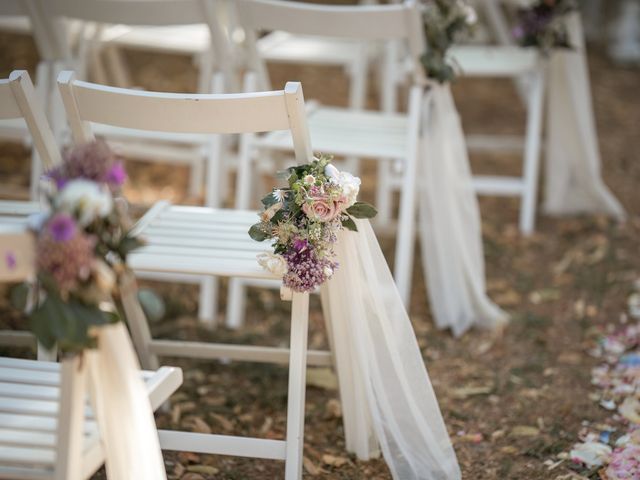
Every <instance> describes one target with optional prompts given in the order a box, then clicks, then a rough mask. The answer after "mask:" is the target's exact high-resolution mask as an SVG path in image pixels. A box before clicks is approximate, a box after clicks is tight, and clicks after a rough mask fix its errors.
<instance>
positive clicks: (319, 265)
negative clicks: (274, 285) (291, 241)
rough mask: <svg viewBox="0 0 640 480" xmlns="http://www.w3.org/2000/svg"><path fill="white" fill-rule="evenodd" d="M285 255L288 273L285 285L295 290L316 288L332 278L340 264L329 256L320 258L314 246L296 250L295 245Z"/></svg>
mask: <svg viewBox="0 0 640 480" xmlns="http://www.w3.org/2000/svg"><path fill="white" fill-rule="evenodd" d="M283 257H284V258H285V260H286V261H287V273H286V274H285V276H284V278H283V283H284V285H285V287H289V288H290V289H291V290H293V291H295V292H311V291H313V290H315V289H316V287H318V286H319V285H321V284H323V283H324V282H326V281H327V280H328V279H329V278H331V276H332V275H333V272H334V271H335V269H336V268H338V264H337V263H335V262H332V261H331V260H329V259H328V258H327V257H323V258H318V256H317V255H316V251H315V250H314V249H313V248H312V247H309V248H305V249H304V250H301V251H298V250H296V248H295V247H294V248H291V249H290V250H289V251H287V252H285V253H284V255H283Z"/></svg>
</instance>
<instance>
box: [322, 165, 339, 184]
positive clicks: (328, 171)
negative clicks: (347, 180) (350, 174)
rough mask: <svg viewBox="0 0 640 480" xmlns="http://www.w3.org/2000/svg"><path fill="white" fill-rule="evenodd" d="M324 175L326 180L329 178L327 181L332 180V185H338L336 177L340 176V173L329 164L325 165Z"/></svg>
mask: <svg viewBox="0 0 640 480" xmlns="http://www.w3.org/2000/svg"><path fill="white" fill-rule="evenodd" d="M324 174H325V175H326V176H327V178H329V180H332V181H333V182H334V183H338V176H339V175H340V171H339V170H338V169H337V168H336V167H334V166H333V165H331V164H330V163H329V164H327V166H326V167H324Z"/></svg>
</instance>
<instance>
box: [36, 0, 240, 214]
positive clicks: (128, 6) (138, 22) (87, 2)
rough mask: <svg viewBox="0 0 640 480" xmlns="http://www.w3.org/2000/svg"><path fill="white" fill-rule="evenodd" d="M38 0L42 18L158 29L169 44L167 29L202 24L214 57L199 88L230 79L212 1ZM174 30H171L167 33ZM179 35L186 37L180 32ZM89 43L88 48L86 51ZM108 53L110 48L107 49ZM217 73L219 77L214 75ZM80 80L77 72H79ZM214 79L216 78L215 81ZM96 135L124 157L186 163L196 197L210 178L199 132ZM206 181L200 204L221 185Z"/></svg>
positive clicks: (106, 131) (214, 200)
mask: <svg viewBox="0 0 640 480" xmlns="http://www.w3.org/2000/svg"><path fill="white" fill-rule="evenodd" d="M33 1H38V2H39V6H40V9H41V11H42V12H43V13H44V16H45V17H46V18H48V19H50V21H57V22H60V21H63V20H67V21H69V20H78V21H82V22H89V23H94V24H99V25H102V27H100V28H101V29H102V30H101V31H103V32H111V35H114V34H115V33H114V32H115V31H116V30H117V29H118V28H119V29H127V28H129V26H130V27H131V28H133V30H132V31H134V32H151V31H154V29H158V30H157V34H156V37H154V38H157V36H158V35H160V36H162V37H164V43H165V44H166V43H168V42H170V41H171V42H173V40H172V38H173V36H174V35H176V34H178V33H176V32H174V31H173V30H172V29H177V31H178V32H180V31H181V29H188V28H192V27H198V28H200V27H201V28H203V29H204V30H205V31H206V32H207V35H206V41H207V45H208V49H207V52H208V53H207V57H209V56H211V57H212V58H213V57H215V58H216V61H217V63H216V65H215V66H212V67H211V68H209V69H204V70H203V71H206V72H207V73H206V75H205V77H203V78H202V79H201V81H200V84H201V85H200V88H201V89H202V90H204V91H207V92H210V91H211V90H212V89H215V91H217V92H222V91H224V90H225V89H226V88H228V87H229V85H230V83H231V82H232V73H231V69H230V63H231V59H230V57H229V53H228V50H227V46H226V38H225V35H224V33H223V32H222V31H221V27H220V25H219V24H218V19H217V7H216V5H217V3H218V2H217V1H216V0H33ZM100 28H99V29H100ZM172 32H173V33H172ZM178 35H179V36H181V38H184V36H188V35H187V34H186V33H184V32H182V33H179V34H178ZM92 48H94V47H92V46H90V47H88V49H89V50H90V51H91V50H92ZM108 50H109V51H115V50H113V49H108ZM81 62H82V59H76V61H75V62H72V63H71V64H70V63H69V61H62V62H61V67H62V68H70V65H71V66H73V68H74V69H75V64H76V63H81ZM81 70H82V69H81ZM216 72H220V73H221V75H217V76H216V75H215V73H216ZM80 76H81V78H82V73H80ZM214 77H215V80H214ZM55 115H56V116H57V117H60V118H64V111H63V109H62V107H61V106H60V107H59V108H58V109H57V110H56V112H55ZM96 134H98V135H100V136H103V137H105V139H106V140H108V141H109V142H110V143H111V144H115V145H117V147H118V148H119V150H120V151H121V152H122V153H123V154H124V155H127V156H130V157H133V158H139V159H148V160H151V161H160V162H168V163H174V164H187V165H189V166H190V181H189V192H190V194H193V195H196V194H198V193H199V192H201V191H202V184H203V178H204V179H209V178H211V176H210V175H209V174H208V173H205V170H209V169H210V168H211V164H212V163H214V160H213V159H212V158H211V155H212V154H211V150H210V145H209V139H208V138H207V137H206V136H203V135H168V134H167V135H164V134H163V135H156V134H153V133H149V132H144V131H134V130H126V129H118V128H114V127H101V128H100V129H99V130H97V131H96ZM204 183H205V191H204V196H205V204H206V205H208V206H217V205H218V204H219V202H220V195H219V187H220V184H219V183H216V184H211V183H208V182H207V181H205V182H204Z"/></svg>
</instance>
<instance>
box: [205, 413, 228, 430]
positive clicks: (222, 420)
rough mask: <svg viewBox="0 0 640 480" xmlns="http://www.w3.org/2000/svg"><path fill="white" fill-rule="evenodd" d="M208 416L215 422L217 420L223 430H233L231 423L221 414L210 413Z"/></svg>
mask: <svg viewBox="0 0 640 480" xmlns="http://www.w3.org/2000/svg"><path fill="white" fill-rule="evenodd" d="M209 416H210V417H211V418H213V419H214V420H215V421H216V422H218V423H219V424H220V426H221V427H222V429H223V430H224V431H225V432H230V431H232V430H233V428H234V427H233V423H231V422H230V421H229V420H227V419H226V418H224V417H223V416H222V415H218V414H217V413H210V414H209Z"/></svg>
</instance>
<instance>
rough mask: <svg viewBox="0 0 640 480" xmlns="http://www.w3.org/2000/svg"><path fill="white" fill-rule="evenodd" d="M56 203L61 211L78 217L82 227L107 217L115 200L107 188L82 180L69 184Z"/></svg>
mask: <svg viewBox="0 0 640 480" xmlns="http://www.w3.org/2000/svg"><path fill="white" fill-rule="evenodd" d="M55 202H56V207H57V209H59V210H60V211H63V212H67V213H69V214H72V215H76V216H77V219H78V223H79V224H80V225H82V226H86V225H89V224H90V223H91V222H93V221H94V220H95V219H96V218H98V217H106V216H107V215H109V213H111V210H112V209H113V198H112V197H111V193H110V192H109V190H108V189H107V188H106V187H104V188H101V187H100V186H99V185H98V184H97V183H94V182H91V181H89V180H82V179H77V180H72V181H70V182H69V183H67V184H66V185H65V187H64V188H63V189H62V191H61V192H60V194H59V195H58V197H57V198H56V200H55Z"/></svg>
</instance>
